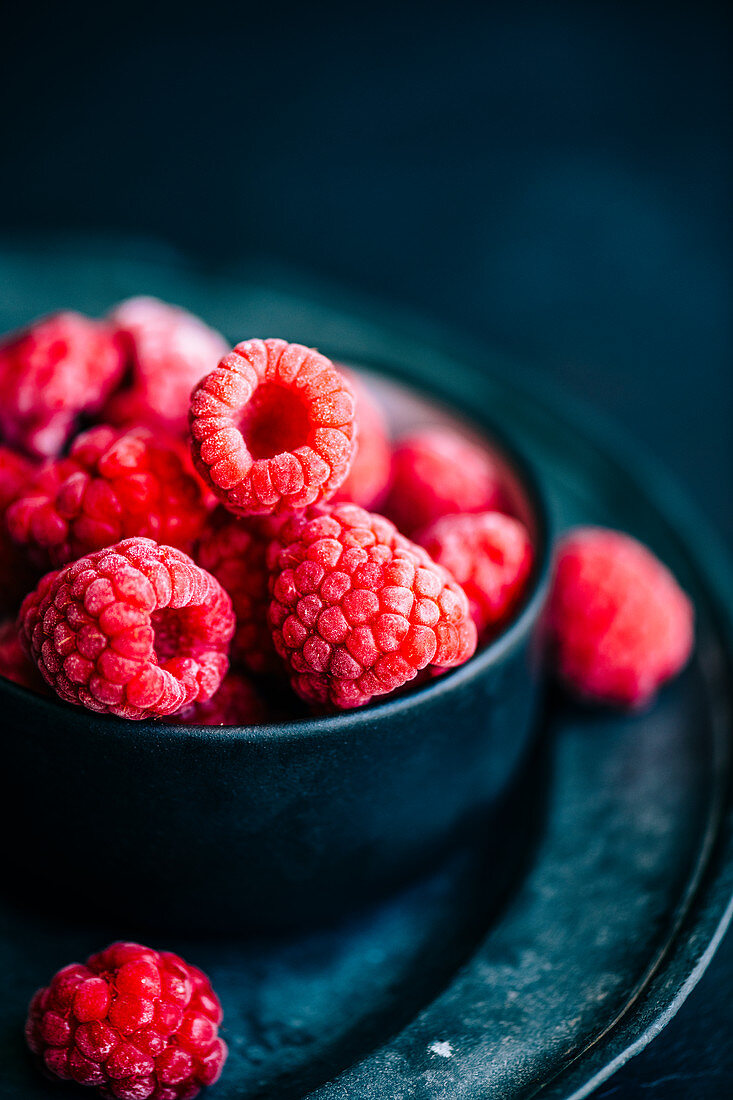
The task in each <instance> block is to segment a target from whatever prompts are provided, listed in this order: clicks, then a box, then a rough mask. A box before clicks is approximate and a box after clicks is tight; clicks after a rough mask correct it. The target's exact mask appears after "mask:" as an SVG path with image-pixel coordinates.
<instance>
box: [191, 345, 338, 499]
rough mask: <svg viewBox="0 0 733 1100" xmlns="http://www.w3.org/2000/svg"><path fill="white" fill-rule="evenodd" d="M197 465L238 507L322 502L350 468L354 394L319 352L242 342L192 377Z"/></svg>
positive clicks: (215, 488) (219, 493)
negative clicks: (208, 371)
mask: <svg viewBox="0 0 733 1100" xmlns="http://www.w3.org/2000/svg"><path fill="white" fill-rule="evenodd" d="M189 423H190V427H191V435H192V437H193V438H192V445H191V450H192V454H193V459H194V463H195V465H196V468H197V469H198V471H199V473H200V474H201V476H202V477H203V479H204V480H205V481H206V483H207V485H209V486H210V487H211V489H212V491H213V492H214V493H215V494H216V495H217V496H218V497H219V498H220V500H222V501H223V502H224V503H225V504H226V506H227V508H229V509H230V510H231V511H232V512H236V513H237V514H239V515H248V514H251V515H266V514H271V513H279V512H287V511H290V510H295V509H301V508H305V507H307V506H308V505H310V504H314V503H315V502H316V501H321V500H327V499H328V498H329V497H330V496H332V495H333V493H334V492H335V491H336V489H337V488H338V487H339V485H341V484H342V482H343V480H344V478H345V477H346V475H347V473H348V472H349V466H350V463H351V460H352V457H353V453H354V445H355V434H356V433H355V428H354V398H353V396H352V394H351V390H350V389H349V386H348V383H347V382H346V380H345V379H344V378H343V376H342V375H340V374H339V373H338V371H337V370H336V369H335V368H334V366H333V364H332V363H331V361H330V360H329V359H326V357H325V356H323V355H319V353H318V352H317V351H313V350H312V349H310V348H305V347H302V346H301V345H300V344H286V343H285V341H284V340H247V341H245V343H243V344H238V345H237V346H236V348H235V349H234V351H232V352H230V354H229V355H225V356H224V358H223V359H222V360H221V362H220V363H219V366H218V367H217V368H216V370H214V371H212V372H211V374H209V375H207V376H206V378H204V379H202V381H201V382H199V384H198V386H197V387H196V389H195V390H194V392H193V394H192V396H191V411H190V415H189Z"/></svg>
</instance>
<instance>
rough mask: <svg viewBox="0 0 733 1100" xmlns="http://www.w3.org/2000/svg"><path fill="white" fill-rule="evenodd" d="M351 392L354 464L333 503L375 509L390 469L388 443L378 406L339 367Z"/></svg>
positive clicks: (360, 384)
mask: <svg viewBox="0 0 733 1100" xmlns="http://www.w3.org/2000/svg"><path fill="white" fill-rule="evenodd" d="M339 370H342V371H343V372H344V374H345V375H346V378H347V380H348V382H349V384H350V386H351V388H352V390H353V393H354V399H355V402H356V426H357V429H358V431H357V443H356V451H355V453H354V461H353V462H352V464H351V469H350V470H349V472H348V474H347V475H346V480H345V481H344V482H343V484H342V485H341V486H340V488H339V489H337V490H336V492H335V494H334V496H333V499H334V500H346V501H351V502H352V503H353V504H358V505H360V506H361V507H362V508H371V509H372V510H374V509H375V508H377V507H378V506H379V505H380V504H381V503H382V501H383V500H384V497H385V495H386V492H387V489H388V487H389V478H390V472H391V470H392V444H391V442H390V438H389V432H388V430H387V422H386V420H385V417H384V413H383V412H382V410H381V408H380V406H379V403H378V402H377V400H376V398H375V397H374V396H373V395H372V394H371V392H370V390H369V388H368V386H367V385H366V383H365V382H363V381H362V380H361V378H359V376H358V375H357V374H355V372H354V371H350V370H346V369H345V368H344V367H339Z"/></svg>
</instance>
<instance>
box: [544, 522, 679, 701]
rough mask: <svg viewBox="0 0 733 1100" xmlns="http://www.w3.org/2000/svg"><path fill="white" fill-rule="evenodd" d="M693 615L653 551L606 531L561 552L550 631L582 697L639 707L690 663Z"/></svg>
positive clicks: (570, 542) (565, 674)
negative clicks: (688, 661)
mask: <svg viewBox="0 0 733 1100" xmlns="http://www.w3.org/2000/svg"><path fill="white" fill-rule="evenodd" d="M693 620H694V612H693V607H692V604H691V602H690V600H689V598H688V597H687V595H686V594H685V593H684V592H683V591H682V589H681V588H680V586H679V585H678V584H677V581H676V580H675V579H674V577H673V576H672V574H671V573H670V571H669V570H668V569H667V568H666V566H664V565H663V564H662V563H661V562H660V561H659V559H658V558H656V557H655V556H654V554H653V553H652V552H651V550H648V549H647V547H645V546H643V545H642V544H641V543H640V542H637V541H636V539H633V538H631V536H630V535H625V534H622V533H621V532H620V531H610V530H607V529H605V528H601V527H584V528H577V529H576V530H574V531H571V532H570V533H569V534H568V535H566V536H565V538H564V539H563V540H562V541H561V543H560V546H559V548H558V554H557V562H556V567H555V578H554V582H553V590H552V595H551V599H550V608H549V630H550V635H551V639H552V643H553V648H554V658H555V663H556V666H557V669H558V672H559V675H560V677H561V678H562V679H563V680H564V681H565V683H566V684H568V686H569V687H571V688H572V689H573V690H574V691H576V692H577V693H578V694H579V695H580V696H581V697H583V698H586V699H595V700H599V701H601V702H606V703H615V704H617V705H620V706H626V707H632V708H633V707H636V708H641V707H644V706H646V705H647V704H649V703H650V702H651V701H652V700H653V698H654V696H655V694H656V692H657V690H658V688H659V687H660V686H661V685H662V684H663V683H664V682H665V681H666V680H668V679H670V677H672V676H674V675H675V674H676V673H677V672H679V671H680V669H681V668H682V667H683V666H684V665H685V664H686V662H687V660H688V658H689V656H690V653H691V651H692V646H693V634H694V627H693Z"/></svg>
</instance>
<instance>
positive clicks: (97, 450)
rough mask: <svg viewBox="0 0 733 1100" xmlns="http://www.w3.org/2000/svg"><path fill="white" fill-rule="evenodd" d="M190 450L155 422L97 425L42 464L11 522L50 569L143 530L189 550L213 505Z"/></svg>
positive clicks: (21, 539) (141, 533)
mask: <svg viewBox="0 0 733 1100" xmlns="http://www.w3.org/2000/svg"><path fill="white" fill-rule="evenodd" d="M185 458H186V456H185V452H184V450H183V445H182V444H181V443H180V442H178V441H175V440H171V439H168V440H166V439H165V438H162V439H161V438H159V437H158V436H156V434H155V433H153V432H152V431H151V430H150V429H148V428H134V429H132V430H130V431H124V430H120V429H117V428H110V427H105V426H102V427H97V428H92V429H90V430H89V431H88V432H84V433H83V434H82V435H79V436H77V438H76V440H75V441H74V443H73V445H72V447H71V451H70V453H69V455H68V457H66V458H60V459H55V460H54V459H51V460H49V461H48V462H47V463H45V464H44V465H43V466H42V467H41V468H40V469H39V470H38V472H37V474H36V476H35V478H33V479H32V481H31V482H30V484H29V485H27V486H26V488H25V489H24V490H23V491H22V492H21V493H20V495H19V496H18V497H17V499H16V500H15V501H14V502H13V503H12V504H11V505H10V507H9V508H8V512H7V516H6V525H7V529H8V531H9V532H10V535H11V537H12V538H13V540H14V541H15V543H16V544H18V545H20V546H23V547H25V548H27V550H28V552H29V553H30V555H31V556H32V558H33V560H34V561H35V562H36V563H37V564H38V565H39V566H40V567H41V568H44V569H48V568H50V567H52V566H57V565H63V564H64V563H65V562H68V561H73V560H74V559H75V558H78V557H81V555H83V554H88V553H91V552H92V551H94V550H101V549H102V548H103V547H105V546H111V545H112V544H113V543H115V542H119V541H120V540H121V539H125V538H133V537H135V536H141V537H143V538H153V539H155V540H156V541H158V542H163V543H166V544H170V545H172V546H177V547H178V548H179V549H182V550H189V549H190V548H191V546H192V545H193V542H194V540H195V539H196V538H197V536H198V535H199V533H200V531H201V529H202V527H203V524H204V520H205V518H206V514H207V512H206V506H205V504H204V499H203V491H202V487H201V485H200V483H199V480H198V478H197V477H196V476H195V475H194V474H193V472H191V473H189V472H188V471H187V469H186V462H185Z"/></svg>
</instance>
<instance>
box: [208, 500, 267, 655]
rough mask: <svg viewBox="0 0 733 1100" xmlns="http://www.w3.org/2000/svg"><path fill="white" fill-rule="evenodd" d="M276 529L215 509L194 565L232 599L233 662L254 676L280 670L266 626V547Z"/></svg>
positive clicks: (259, 520)
mask: <svg viewBox="0 0 733 1100" xmlns="http://www.w3.org/2000/svg"><path fill="white" fill-rule="evenodd" d="M276 526H277V521H276V520H274V519H271V518H270V517H267V516H263V517H257V518H255V517H244V516H235V515H232V513H231V512H228V511H227V509H226V508H223V507H219V508H217V509H216V510H215V511H214V512H212V513H211V516H210V517H209V519H208V521H207V523H206V526H205V528H204V532H203V534H202V536H201V539H200V541H199V544H198V550H197V553H196V560H197V562H198V563H199V565H200V566H202V568H204V569H206V570H208V572H209V573H211V574H213V576H215V577H216V579H217V580H218V582H219V584H220V585H221V586H222V588H223V589H224V590H225V591H226V592H228V593H229V595H230V596H231V598H232V605H233V607H234V614H235V615H236V618H237V629H236V631H235V633H234V639H233V641H232V649H231V657H232V660H233V661H236V662H238V663H241V664H243V665H244V666H245V667H246V668H248V669H249V670H250V671H251V672H256V673H267V672H274V671H277V670H279V669H281V668H282V661H281V660H280V658H279V657H278V655H277V653H276V652H275V647H274V645H273V644H272V636H271V634H270V628H269V626H268V624H267V608H268V606H269V603H270V596H269V592H268V587H267V583H268V579H269V573H268V569H267V548H268V546H269V544H270V542H271V540H272V538H273V537H274V534H275V530H276Z"/></svg>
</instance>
